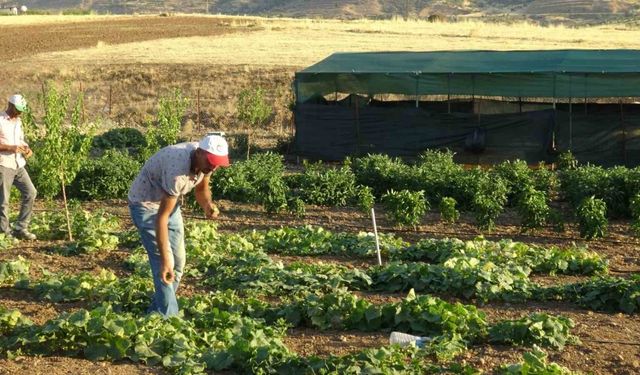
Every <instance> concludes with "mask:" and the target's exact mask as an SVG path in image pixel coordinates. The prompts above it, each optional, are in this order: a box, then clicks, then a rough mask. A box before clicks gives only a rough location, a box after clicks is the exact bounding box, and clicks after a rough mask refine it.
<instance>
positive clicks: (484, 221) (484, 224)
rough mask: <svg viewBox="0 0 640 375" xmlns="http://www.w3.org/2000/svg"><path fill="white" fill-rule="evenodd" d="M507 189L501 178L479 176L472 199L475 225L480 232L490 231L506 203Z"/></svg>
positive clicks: (486, 174)
mask: <svg viewBox="0 0 640 375" xmlns="http://www.w3.org/2000/svg"><path fill="white" fill-rule="evenodd" d="M508 191H509V190H508V188H507V186H506V184H505V183H504V181H503V180H502V179H501V178H498V177H497V176H495V175H490V174H488V173H484V174H479V175H478V178H477V180H476V192H475V195H474V197H473V212H474V215H475V219H476V223H477V225H478V227H479V228H480V229H482V230H492V229H493V228H494V227H495V221H496V219H497V218H498V216H499V215H500V213H501V212H502V210H503V209H504V205H505V204H506V203H507V192H508Z"/></svg>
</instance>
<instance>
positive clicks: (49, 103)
mask: <svg viewBox="0 0 640 375" xmlns="http://www.w3.org/2000/svg"><path fill="white" fill-rule="evenodd" d="M43 101H44V105H45V115H44V118H43V119H42V122H41V123H36V125H37V126H38V138H37V140H36V142H35V144H34V147H33V148H34V150H35V151H34V152H35V154H36V155H38V156H37V157H38V159H37V163H38V167H39V169H40V170H39V175H38V178H37V182H38V184H39V187H43V186H45V188H44V189H42V190H41V191H42V193H43V194H44V195H45V196H47V197H53V196H55V195H56V194H57V193H58V192H60V191H62V198H63V202H64V207H65V212H66V215H67V229H68V231H67V233H68V236H69V240H70V241H73V234H72V231H71V220H70V218H69V208H68V206H67V194H66V189H65V186H66V185H67V184H69V183H70V182H71V181H73V180H74V179H75V177H76V174H77V173H78V171H79V170H80V168H81V166H82V164H83V163H84V161H85V160H86V159H87V156H88V153H89V147H90V145H91V135H90V132H91V131H92V128H91V127H90V126H87V125H86V124H84V123H82V121H81V116H80V113H81V108H82V96H81V95H80V96H78V97H77V99H76V101H75V104H74V105H73V109H72V110H71V113H69V101H70V94H69V90H68V89H65V90H64V91H62V92H60V93H59V92H58V91H57V90H56V89H55V87H53V86H52V85H48V86H47V88H46V91H45V94H44V98H43ZM87 131H88V132H89V134H86V132H87ZM55 186H58V188H56V187H55Z"/></svg>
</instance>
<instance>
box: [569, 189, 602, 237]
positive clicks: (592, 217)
mask: <svg viewBox="0 0 640 375" xmlns="http://www.w3.org/2000/svg"><path fill="white" fill-rule="evenodd" d="M576 215H577V216H578V224H579V226H580V236H582V237H584V238H587V239H593V238H601V237H604V236H606V235H607V224H608V223H607V205H606V204H605V203H604V201H603V200H602V199H597V198H595V197H593V196H591V197H589V198H585V199H584V200H583V201H582V203H580V206H578V210H577V211H576Z"/></svg>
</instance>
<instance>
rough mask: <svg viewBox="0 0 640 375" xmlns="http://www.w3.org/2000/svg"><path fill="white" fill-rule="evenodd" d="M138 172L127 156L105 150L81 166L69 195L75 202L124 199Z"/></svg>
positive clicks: (132, 160)
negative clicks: (81, 200) (101, 154)
mask: <svg viewBox="0 0 640 375" xmlns="http://www.w3.org/2000/svg"><path fill="white" fill-rule="evenodd" d="M139 170H140V163H138V161H136V160H135V159H133V158H131V157H129V155H128V154H127V153H125V152H121V151H118V150H107V151H106V152H105V154H104V155H103V156H102V157H100V158H97V159H89V160H88V161H87V162H86V163H84V164H83V165H82V167H80V171H78V174H77V176H76V179H75V180H74V182H73V183H72V184H71V185H70V186H69V194H70V195H71V197H74V198H78V199H95V200H100V199H113V198H120V199H125V198H126V197H127V192H128V191H129V186H131V183H132V182H133V180H134V179H135V178H136V175H137V174H138V171H139Z"/></svg>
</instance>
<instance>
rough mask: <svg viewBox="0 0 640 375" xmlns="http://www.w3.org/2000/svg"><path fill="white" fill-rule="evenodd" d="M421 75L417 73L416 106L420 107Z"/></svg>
mask: <svg viewBox="0 0 640 375" xmlns="http://www.w3.org/2000/svg"><path fill="white" fill-rule="evenodd" d="M419 89H420V75H419V74H416V108H418V107H419V106H420V105H419V104H420V91H419Z"/></svg>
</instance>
